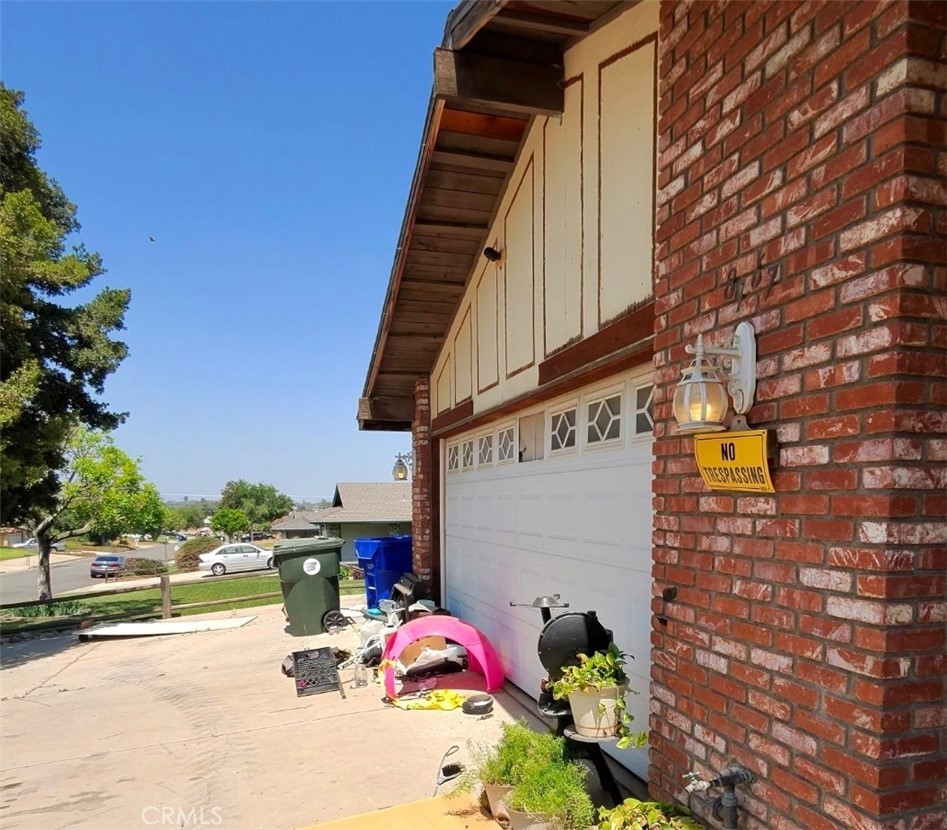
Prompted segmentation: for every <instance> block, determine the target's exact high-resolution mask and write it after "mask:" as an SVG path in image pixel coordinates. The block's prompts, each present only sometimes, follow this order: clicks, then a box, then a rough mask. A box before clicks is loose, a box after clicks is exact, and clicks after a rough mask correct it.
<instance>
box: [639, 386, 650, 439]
mask: <svg viewBox="0 0 947 830" xmlns="http://www.w3.org/2000/svg"><path fill="white" fill-rule="evenodd" d="M653 432H654V386H653V385H651V384H648V385H646V386H639V387H637V388H636V389H635V435H636V436H639V435H651V434H652V433H653Z"/></svg>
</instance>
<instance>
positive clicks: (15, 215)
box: [0, 84, 131, 525]
mask: <svg viewBox="0 0 947 830" xmlns="http://www.w3.org/2000/svg"><path fill="white" fill-rule="evenodd" d="M23 101H24V96H23V94H22V93H20V92H16V91H14V90H11V89H9V88H8V87H6V86H5V85H3V84H0V146H2V147H3V164H2V165H0V262H2V263H3V267H2V268H0V330H2V331H3V361H2V363H0V427H2V430H3V432H2V437H0V453H2V461H3V469H2V476H0V522H2V523H3V524H6V525H16V524H21V523H24V522H36V521H39V520H40V517H41V516H42V515H43V514H45V513H48V512H50V511H52V510H53V509H54V508H55V507H56V504H57V496H58V493H59V487H60V479H59V478H58V476H57V473H58V471H59V470H61V469H62V467H63V464H64V461H65V452H66V438H67V436H68V434H69V433H70V431H71V430H72V428H73V426H74V425H76V424H81V425H85V426H86V427H89V428H91V429H113V428H114V427H116V426H117V425H118V424H119V423H121V421H122V420H123V418H124V416H123V415H119V414H116V413H114V412H111V411H110V410H109V409H108V406H107V404H105V403H103V402H102V401H101V400H99V399H98V397H97V396H98V395H100V394H101V393H102V391H103V389H104V384H105V379H106V378H107V377H108V375H110V374H111V373H112V372H114V371H115V369H116V368H118V366H119V364H120V363H121V362H122V360H124V358H125V355H126V353H127V349H126V346H125V344H124V343H122V342H120V341H118V340H113V339H112V337H111V335H112V333H113V332H117V331H121V330H122V329H123V328H124V315H125V312H126V311H127V309H128V303H129V301H130V297H131V295H130V292H129V291H127V290H124V289H109V288H106V289H104V290H102V291H101V292H99V293H98V294H97V295H95V296H94V297H92V298H91V299H90V300H88V301H87V302H85V303H76V302H70V303H68V304H64V305H60V304H58V303H56V302H54V299H55V298H57V297H60V296H63V295H66V294H71V293H73V292H76V291H78V290H80V289H84V288H86V287H87V286H88V285H89V284H90V283H91V282H92V280H93V279H94V278H95V277H97V276H98V275H100V274H102V273H103V272H104V269H103V267H102V263H101V260H100V258H99V256H98V254H95V253H90V252H88V251H86V250H85V249H84V248H83V247H82V246H81V245H80V246H78V247H74V248H73V249H72V250H71V251H68V252H67V250H66V238H67V236H69V234H72V233H74V232H76V231H78V230H79V223H78V221H77V220H76V206H75V205H73V204H72V203H71V202H69V200H68V199H67V198H66V196H65V194H64V193H63V191H62V189H61V188H60V187H59V185H58V184H57V183H56V182H55V181H54V180H53V179H51V178H49V177H48V176H47V175H46V174H45V173H44V172H43V171H42V170H41V169H40V168H39V167H38V166H37V164H36V152H37V150H38V149H39V147H40V139H39V133H38V132H37V130H36V128H35V127H34V126H33V124H32V123H31V122H30V120H29V118H28V117H27V115H26V113H25V112H24V111H23Z"/></svg>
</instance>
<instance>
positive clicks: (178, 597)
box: [0, 574, 365, 631]
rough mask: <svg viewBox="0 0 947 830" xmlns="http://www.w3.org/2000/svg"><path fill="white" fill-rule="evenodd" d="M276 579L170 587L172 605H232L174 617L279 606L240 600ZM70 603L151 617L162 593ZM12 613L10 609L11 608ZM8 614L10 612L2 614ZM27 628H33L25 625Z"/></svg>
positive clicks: (275, 584) (354, 585)
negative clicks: (213, 603) (211, 602)
mask: <svg viewBox="0 0 947 830" xmlns="http://www.w3.org/2000/svg"><path fill="white" fill-rule="evenodd" d="M339 587H340V593H341V594H342V595H343V596H344V595H348V594H362V593H364V591H365V583H364V582H362V581H356V580H346V581H344V582H342V583H340V586H339ZM279 590H280V586H279V576H278V575H276V574H268V575H266V576H259V577H254V578H249V579H230V580H226V579H222V580H217V579H214V580H207V581H206V582H198V583H187V584H184V585H177V586H175V585H172V586H171V605H172V606H174V605H186V604H188V603H191V602H207V601H209V600H216V599H230V598H233V602H226V603H222V604H220V605H215V606H211V607H208V608H186V609H184V610H183V611H176V612H174V616H187V615H189V614H209V613H211V612H213V611H227V610H231V609H235V608H252V607H254V606H260V605H276V604H282V602H283V597H282V595H279V596H275V597H270V598H269V599H251V600H245V599H241V598H242V597H248V596H255V595H256V594H267V593H271V592H273V591H279ZM67 599H68V600H69V601H75V602H78V603H80V604H81V605H82V606H83V607H86V608H88V609H90V611H91V614H90V615H87V616H92V617H100V616H107V615H112V614H124V615H127V616H134V615H136V614H150V613H152V612H157V613H158V614H160V613H161V591H160V590H159V589H158V588H148V589H146V590H143V591H133V592H129V593H126V594H116V595H115V596H111V597H91V598H90V599H83V598H82V597H81V596H75V597H68V598H67ZM11 612H12V609H11ZM5 613H10V612H5ZM48 619H49V618H38V619H37V620H36V623H38V624H42V623H43V622H47V621H48ZM4 622H6V625H5V626H0V628H7V629H9V627H10V626H11V625H12V626H15V628H16V630H18V631H19V630H24V627H23V626H22V625H21V624H20V623H19V622H16V621H14V620H9V621H4ZM25 627H26V628H29V627H32V626H31V623H27V624H26V626H25Z"/></svg>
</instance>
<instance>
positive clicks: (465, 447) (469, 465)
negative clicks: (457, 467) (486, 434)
mask: <svg viewBox="0 0 947 830" xmlns="http://www.w3.org/2000/svg"><path fill="white" fill-rule="evenodd" d="M460 464H461V467H462V468H463V469H465V470H472V469H473V465H474V442H473V438H471V439H470V440H469V441H464V443H463V444H462V445H461V450H460Z"/></svg>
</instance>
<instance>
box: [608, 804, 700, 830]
mask: <svg viewBox="0 0 947 830" xmlns="http://www.w3.org/2000/svg"><path fill="white" fill-rule="evenodd" d="M598 818H599V823H598V827H599V830H702V825H700V824H698V823H697V822H696V821H694V819H693V818H691V816H690V813H688V812H687V811H686V810H684V809H683V808H680V807H678V806H677V805H675V804H669V803H667V802H663V801H639V800H638V799H637V798H626V799H625V800H624V801H623V802H622V803H621V804H619V805H618V806H617V807H615V808H614V809H612V810H609V809H607V808H605V807H601V808H600V809H599V811H598Z"/></svg>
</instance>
